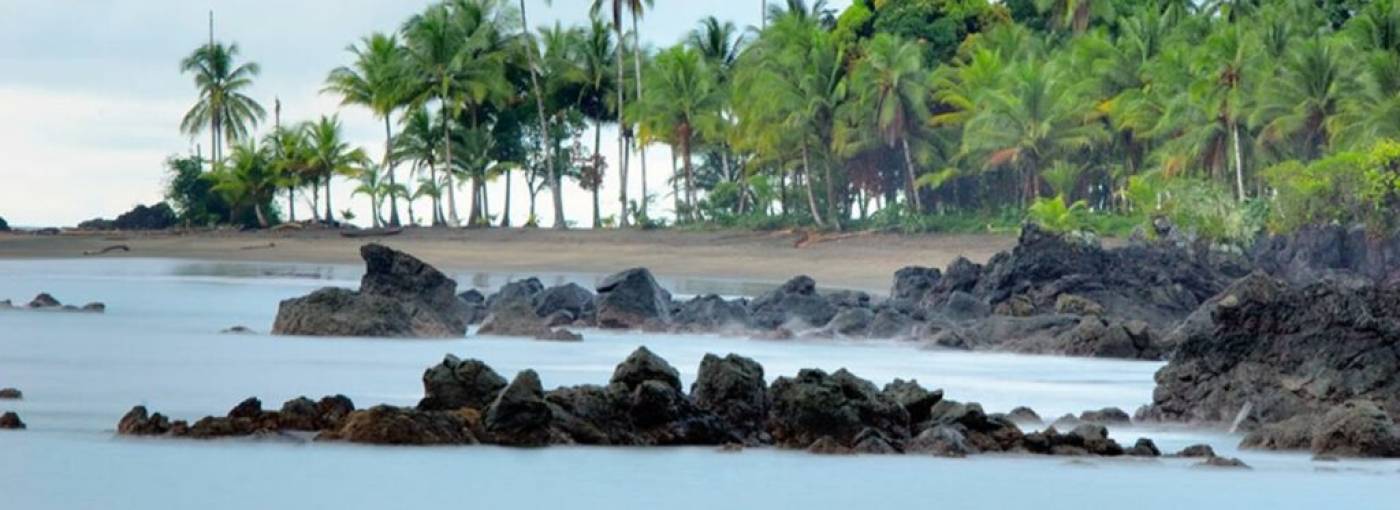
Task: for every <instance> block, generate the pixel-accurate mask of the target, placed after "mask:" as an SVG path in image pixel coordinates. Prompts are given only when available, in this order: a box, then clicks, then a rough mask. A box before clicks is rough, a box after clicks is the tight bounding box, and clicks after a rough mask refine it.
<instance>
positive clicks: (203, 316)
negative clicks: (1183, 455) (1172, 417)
mask: <svg viewBox="0 0 1400 510" xmlns="http://www.w3.org/2000/svg"><path fill="white" fill-rule="evenodd" d="M359 272H360V269H359V268H357V267H351V266H324V265H307V264H247V263H209V262H185V261H168V260H122V261H100V260H69V261H6V262H0V299H5V298H9V299H14V300H16V301H17V302H24V301H27V300H28V299H29V298H31V297H32V296H33V295H34V294H36V293H38V292H40V291H48V292H51V293H53V294H54V295H55V296H56V297H57V298H58V299H60V300H63V301H64V302H71V303H75V304H81V303H84V302H88V301H102V302H105V303H106V304H107V306H108V311H107V313H106V314H102V315H88V314H69V313H48V312H27V311H9V312H0V387H5V386H14V387H18V388H20V389H21V390H23V391H24V393H25V399H24V400H21V401H0V411H4V410H14V411H17V412H19V413H20V416H21V417H22V418H23V419H24V420H25V422H27V423H28V425H29V429H28V430H26V431H21V432H0V508H17V509H30V508H35V509H47V508H137V507H141V508H145V507H152V506H154V507H157V508H196V507H198V508H239V509H245V508H248V505H249V504H253V505H254V506H255V507H259V508H261V507H267V508H282V507H305V508H370V507H384V506H386V505H387V506H388V507H392V508H402V507H418V506H423V505H438V504H443V505H453V506H463V507H486V508H491V507H499V508H538V507H544V506H546V505H548V506H564V507H570V508H605V507H607V508H638V507H661V506H664V507H667V508H792V507H798V506H802V507H811V508H849V507H850V506H851V505H855V504H864V505H870V504H872V503H873V504H875V505H877V507H881V508H883V507H891V506H896V505H898V506H909V505H912V506H914V507H915V508H922V507H943V506H946V507H948V508H1010V507H1027V508H1083V507H1086V506H1088V507H1101V506H1108V505H1115V506H1116V505H1119V504H1126V505H1129V506H1130V507H1132V508H1182V507H1188V506H1196V507H1200V506H1206V505H1210V506H1218V505H1228V506H1231V507H1241V508H1400V490H1397V489H1400V462H1394V461H1344V462H1330V463H1317V462H1313V461H1311V460H1310V459H1309V458H1308V457H1307V456H1306V455H1301V454H1271V453H1260V452H1240V451H1238V449H1237V448H1235V444H1236V443H1238V440H1239V438H1238V437H1231V436H1228V435H1225V434H1223V433H1219V432H1213V431H1199V430H1180V429H1179V430H1123V429H1114V430H1113V431H1112V432H1113V435H1114V437H1116V438H1117V439H1119V441H1120V442H1124V443H1127V444H1131V443H1132V441H1133V440H1134V439H1135V438H1136V437H1137V436H1139V435H1146V436H1149V437H1152V438H1153V439H1154V440H1156V441H1157V443H1158V445H1159V446H1161V447H1162V449H1163V450H1167V451H1174V450H1176V449H1179V448H1181V447H1183V446H1185V445H1187V444H1191V443H1196V442H1207V443H1210V444H1211V445H1212V446H1213V447H1214V448H1215V449H1216V451H1217V452H1220V453H1222V454H1225V455H1230V456H1239V457H1241V458H1243V459H1244V460H1245V461H1246V462H1247V463H1249V464H1250V465H1251V466H1253V467H1254V469H1253V470H1249V471H1221V470H1212V469H1202V468H1193V467H1191V462H1190V461H1186V460H1174V459H1162V460H1150V461H1144V460H1134V459H1078V460H1068V459H1063V458H1027V457H1016V456H981V457H977V458H972V459H964V460H949V459H931V458H923V457H913V456H908V457H887V456H856V457H823V456H814V455H807V454H805V453H801V452H783V451H775V450H769V449H750V450H747V451H744V452H742V453H739V454H725V453H718V452H716V451H713V450H711V449H709V448H657V449H633V448H588V447H569V448H549V449H540V450H516V449H504V448H497V447H484V446H483V447H456V448H385V447H369V446H356V445H345V444H320V443H309V444H297V443H288V442H275V441H274V442H256V441H248V440H226V441H214V442H197V441H186V440H161V439H129V438H116V437H114V436H113V434H112V430H113V429H114V428H115V425H116V422H117V420H118V419H119V418H120V417H121V416H122V414H124V413H125V412H126V411H127V410H128V409H130V408H131V406H132V405H135V404H143V405H146V406H147V407H148V408H150V409H152V410H153V411H159V412H162V413H164V414H167V415H170V416H172V417H175V418H184V419H196V418H198V417H201V416H205V415H210V414H219V415H221V414H224V413H225V412H227V411H228V409H229V408H230V407H232V406H233V405H234V404H236V403H237V402H239V401H240V400H242V399H243V398H245V397H248V396H257V397H259V398H261V399H262V401H263V403H264V406H265V407H273V408H275V407H277V406H279V405H280V403H281V402H282V401H284V400H286V399H289V398H293V397H296V396H299V395H307V396H310V397H312V398H318V397H320V396H321V395H326V394H335V393H343V394H346V395H348V396H350V397H351V398H352V399H354V401H355V402H356V404H357V405H358V406H361V407H366V406H369V405H372V404H376V403H389V404H395V405H411V404H413V403H415V402H416V401H417V399H418V398H420V397H421V396H422V386H421V382H420V379H419V378H420V376H421V374H422V372H423V369H424V368H426V367H428V366H429V365H432V364H434V363H436V362H437V361H439V360H441V359H442V356H443V355H444V354H445V353H453V354H456V355H458V356H461V357H475V358H479V359H482V360H484V361H486V362H487V363H489V364H490V365H491V366H492V367H494V368H495V369H496V370H497V371H498V372H500V373H502V374H503V375H505V376H506V377H507V378H509V377H510V376H511V375H513V374H514V373H515V372H516V371H518V370H521V369H524V368H534V369H536V370H537V371H538V372H539V373H540V376H541V378H542V380H543V382H544V384H545V386H546V387H553V386H558V385H572V384H582V383H603V382H605V381H606V380H607V379H608V377H609V376H610V375H611V373H612V370H613V367H614V366H615V365H616V364H617V363H618V362H619V361H621V360H622V359H623V358H624V357H626V355H627V354H628V353H629V352H631V351H632V350H633V349H635V348H636V347H637V346H639V345H646V346H647V347H649V348H651V349H652V350H654V351H656V352H657V353H658V354H660V355H661V356H663V357H665V358H666V359H667V360H669V361H670V362H671V363H672V364H673V365H675V366H676V367H677V368H678V369H679V370H680V371H681V372H682V378H683V379H684V380H685V382H686V384H689V382H690V381H691V380H692V379H693V377H694V374H695V370H696V368H697V366H698V364H699V361H700V358H701V357H702V356H703V355H704V354H705V353H707V352H713V353H716V354H725V353H729V352H735V353H739V354H742V355H745V356H749V357H752V358H754V359H756V360H757V361H759V362H760V363H762V364H763V366H764V369H765V371H766V374H767V376H768V378H769V379H770V380H771V379H772V378H773V377H776V376H779V375H791V374H794V373H796V371H797V370H798V369H799V368H805V367H816V368H822V369H826V370H835V369H837V368H841V367H845V368H848V369H850V370H851V371H853V372H854V373H856V374H857V375H860V376H862V377H865V378H867V379H871V380H873V381H875V382H876V383H877V384H881V385H882V384H884V383H885V382H888V381H890V380H892V379H894V378H896V377H901V378H906V379H907V378H911V377H912V378H915V379H918V380H919V381H920V382H921V383H923V384H924V385H925V386H929V387H937V388H943V389H944V390H945V392H946V394H947V396H948V398H952V399H956V400H963V401H977V402H981V403H982V404H983V405H984V407H985V408H986V409H987V410H988V411H991V412H995V411H1006V410H1009V409H1010V408H1012V407H1014V406H1017V405H1028V406H1030V407H1032V408H1034V409H1035V410H1036V411H1037V412H1039V413H1040V414H1041V415H1042V416H1044V417H1046V418H1053V417H1054V416H1059V415H1061V414H1064V413H1078V412H1079V411H1082V410H1085V409H1096V408H1100V407H1104V406H1118V407H1121V408H1123V409H1126V410H1129V411H1130V412H1131V410H1132V409H1134V408H1136V407H1137V406H1138V405H1141V404H1143V403H1146V402H1147V401H1149V400H1150V399H1151V392H1152V386H1153V385H1152V373H1153V372H1155V371H1156V369H1157V368H1158V367H1159V366H1160V364H1158V363H1144V362H1126V361H1104V360H1087V359H1072V358H1057V357H1044V356H1040V357H1036V356H1018V355H1006V354H983V353H979V354H972V353H962V352H947V351H925V350H919V349H916V348H914V347H912V346H909V345H905V344H898V343H839V342H826V343H807V342H767V341H756V340H749V339H743V338H725V337H717V336H707V335H650V334H640V333H612V332H602V331H584V335H585V341H584V342H581V343H553V342H535V341H530V340H523V339H511V338H486V337H468V338H464V339H461V340H450V341H443V340H437V341H431V340H367V339H303V338H280V337H272V336H267V335H263V334H259V335H224V334H219V331H220V330H222V329H224V328H227V327H230V326H234V325H244V326H247V327H250V328H252V329H253V330H255V331H260V332H266V331H267V330H268V329H269V328H270V326H271V323H272V320H273V317H274V316H275V313H276V306H277V302H278V301H279V300H281V299H285V298H289V297H294V296H299V295H302V294H305V293H307V292H309V291H310V290H312V289H314V288H316V287H320V286H325V285H336V286H345V287H354V286H355V285H356V281H357V280H358V278H359ZM453 276H454V277H455V278H457V279H458V281H459V282H461V283H462V285H463V286H464V287H479V288H483V289H491V288H494V287H496V286H499V285H500V284H501V283H504V282H505V281H507V280H509V279H511V278H514V277H518V276H516V275H500V274H475V273H462V274H454V275H453ZM521 276H523V275H521ZM662 278H663V280H664V275H662ZM542 279H543V280H544V281H545V283H546V284H554V283H559V282H564V281H574V282H578V283H581V284H584V285H586V286H588V285H591V283H592V282H594V281H596V279H597V275H581V274H572V273H567V272H560V273H557V274H555V275H549V276H546V277H543V278H542ZM665 283H666V284H667V285H668V286H672V288H675V289H677V290H678V291H679V292H678V293H680V294H686V293H691V294H693V293H704V292H717V293H722V294H730V295H734V294H751V293H753V292H756V291H757V290H761V289H762V288H763V286H761V285H757V284H747V283H744V282H733V281H721V280H716V281H705V280H685V281H675V280H670V281H666V282H665ZM756 289H757V290H756Z"/></svg>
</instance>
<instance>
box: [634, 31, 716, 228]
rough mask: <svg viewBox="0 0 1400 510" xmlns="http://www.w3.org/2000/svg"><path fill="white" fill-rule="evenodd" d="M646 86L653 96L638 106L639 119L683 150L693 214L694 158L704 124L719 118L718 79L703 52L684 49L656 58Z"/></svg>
mask: <svg viewBox="0 0 1400 510" xmlns="http://www.w3.org/2000/svg"><path fill="white" fill-rule="evenodd" d="M646 82H647V85H648V88H649V89H651V95H650V96H646V97H644V98H643V99H642V101H641V102H639V103H637V111H638V118H639V119H641V120H642V124H643V125H644V126H646V128H647V131H650V132H653V133H657V134H658V135H659V136H661V137H663V138H665V139H666V140H667V141H668V142H669V143H670V144H671V146H672V147H678V148H679V149H680V154H681V162H682V166H683V168H684V171H685V183H686V205H687V210H688V211H691V213H692V214H693V212H694V210H695V204H696V201H695V170H694V167H693V165H692V164H691V154H692V149H693V148H694V142H695V137H696V133H697V131H698V128H699V126H700V124H702V123H704V122H706V120H705V119H706V118H707V117H713V116H715V115H718V114H719V106H720V96H719V94H718V88H717V87H716V84H715V81H714V76H713V74H712V73H711V71H710V69H709V66H708V64H706V62H705V59H704V57H703V56H701V54H700V52H699V50H696V49H694V48H691V47H688V46H684V45H681V46H675V47H673V48H670V49H668V50H665V51H663V52H661V54H659V55H657V56H656V61H655V62H654V63H653V64H652V67H651V69H650V72H649V73H647V75H646Z"/></svg>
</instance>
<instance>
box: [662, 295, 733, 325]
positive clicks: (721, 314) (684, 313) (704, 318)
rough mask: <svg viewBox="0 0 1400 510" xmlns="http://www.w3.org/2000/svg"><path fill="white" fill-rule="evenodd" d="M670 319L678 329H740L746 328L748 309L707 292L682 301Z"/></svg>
mask: <svg viewBox="0 0 1400 510" xmlns="http://www.w3.org/2000/svg"><path fill="white" fill-rule="evenodd" d="M672 319H673V320H674V321H675V325H676V328H677V329H678V330H680V331H686V332H715V331H721V332H723V331H740V330H743V329H746V328H748V325H749V310H748V308H746V307H744V305H742V304H739V303H737V302H733V301H726V300H725V299H724V298H722V297H719V296H717V295H714V294H707V295H704V296H696V297H695V298H693V299H691V300H690V301H686V302H685V303H683V304H682V305H681V308H680V311H679V312H677V313H676V314H675V316H674V317H672Z"/></svg>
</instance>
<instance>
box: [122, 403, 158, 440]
mask: <svg viewBox="0 0 1400 510" xmlns="http://www.w3.org/2000/svg"><path fill="white" fill-rule="evenodd" d="M168 432H170V419H169V418H166V417H165V416H164V415H161V414H160V413H155V414H153V415H152V414H149V412H148V411H146V407H145V406H136V407H133V408H131V410H130V411H127V413H126V415H125V416H122V419H121V421H119V422H117V434H120V435H125V436H159V435H164V434H166V433H168Z"/></svg>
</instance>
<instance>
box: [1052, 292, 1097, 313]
mask: <svg viewBox="0 0 1400 510" xmlns="http://www.w3.org/2000/svg"><path fill="white" fill-rule="evenodd" d="M1055 311H1056V312H1058V313H1068V314H1074V315H1103V312H1104V310H1103V305H1100V304H1098V303H1095V302H1094V300H1092V299H1089V298H1086V297H1083V296H1076V295H1074V294H1060V297H1058V298H1055Z"/></svg>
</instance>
